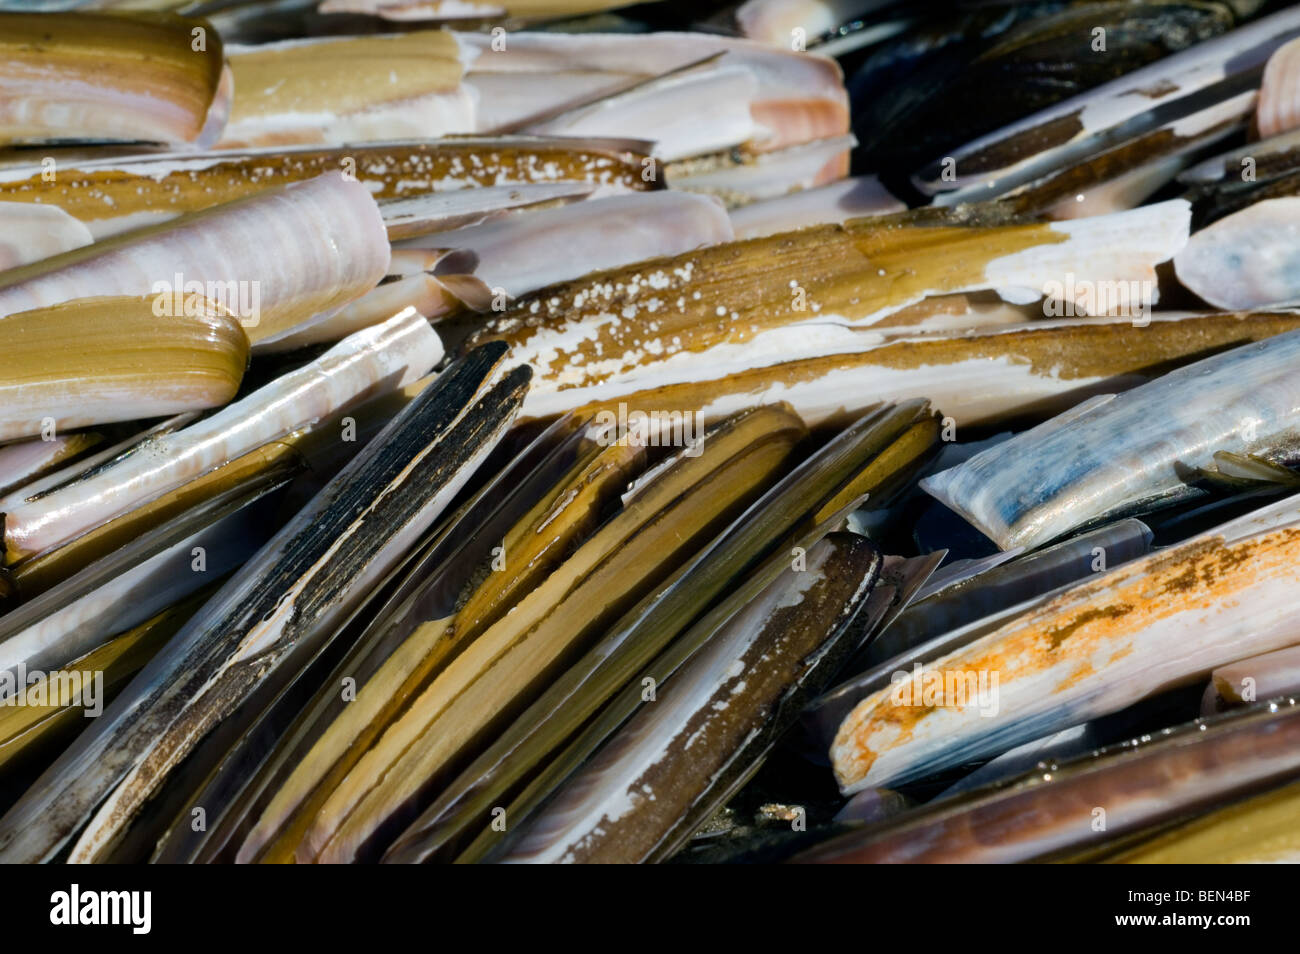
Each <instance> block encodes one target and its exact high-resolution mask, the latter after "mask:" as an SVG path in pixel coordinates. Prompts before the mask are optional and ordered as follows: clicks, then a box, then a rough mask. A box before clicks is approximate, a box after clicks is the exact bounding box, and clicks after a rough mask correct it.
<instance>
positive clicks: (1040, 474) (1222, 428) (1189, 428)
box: [921, 328, 1300, 550]
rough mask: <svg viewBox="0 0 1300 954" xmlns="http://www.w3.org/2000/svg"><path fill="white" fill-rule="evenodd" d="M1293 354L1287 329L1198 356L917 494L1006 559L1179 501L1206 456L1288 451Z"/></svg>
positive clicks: (1298, 423)
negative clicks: (1146, 507)
mask: <svg viewBox="0 0 1300 954" xmlns="http://www.w3.org/2000/svg"><path fill="white" fill-rule="evenodd" d="M1146 330H1150V328H1148V329H1146ZM1297 354H1300V332H1295V331H1291V332H1285V333H1283V334H1281V335H1278V336H1276V337H1274V338H1270V339H1268V340H1266V341H1261V342H1257V343H1254V344H1248V345H1243V346H1241V347H1239V348H1234V349H1232V350H1230V351H1226V352H1222V353H1220V354H1216V355H1214V356H1212V357H1209V358H1204V359H1202V360H1201V361H1198V362H1196V363H1194V364H1191V365H1187V366H1185V367H1183V368H1179V369H1177V370H1175V371H1171V372H1169V373H1168V374H1166V375H1164V376H1163V377H1161V378H1159V379H1157V380H1155V381H1152V382H1151V383H1149V384H1145V385H1143V386H1141V387H1139V388H1135V389H1134V390H1132V391H1127V392H1125V393H1123V394H1119V395H1116V396H1114V397H1112V398H1109V399H1103V400H1101V401H1100V402H1097V401H1093V402H1086V403H1085V404H1084V405H1080V406H1079V407H1077V408H1074V409H1072V410H1071V411H1069V412H1066V414H1064V415H1061V416H1060V417H1058V418H1054V419H1053V420H1051V421H1048V422H1047V423H1046V424H1043V425H1040V426H1039V427H1037V428H1034V429H1032V430H1029V431H1026V432H1024V433H1022V434H1018V435H1017V436H1015V437H1013V438H1012V439H1011V440H1008V441H1005V442H1004V443H1002V444H999V445H998V446H997V447H994V448H990V449H989V450H987V451H984V452H983V453H981V454H978V455H976V456H975V457H973V458H971V459H970V460H968V461H966V462H965V463H964V464H961V465H959V466H957V467H954V468H952V469H951V470H946V471H943V472H942V473H939V474H934V475H932V476H930V477H927V478H925V479H924V480H923V481H921V487H922V489H924V490H925V491H926V492H927V493H929V494H930V495H931V496H933V497H936V498H937V499H939V500H940V501H942V502H943V503H944V504H945V505H946V506H948V507H949V508H951V509H952V510H954V511H956V512H957V513H959V514H961V515H962V516H963V517H965V518H966V519H967V520H968V521H970V523H972V524H973V525H974V526H975V527H977V528H978V529H979V530H980V531H981V532H982V533H984V534H985V535H986V536H988V537H989V539H991V540H993V541H994V542H995V543H997V545H998V546H999V547H1001V548H1002V549H1004V550H1006V549H1010V548H1011V547H1017V546H1028V547H1034V546H1038V545H1040V544H1042V543H1045V542H1047V541H1050V540H1053V539H1055V538H1057V537H1059V536H1061V535H1063V534H1065V533H1068V532H1069V531H1071V530H1073V529H1074V528H1076V527H1080V526H1082V525H1084V524H1087V523H1090V522H1092V521H1095V520H1100V519H1103V518H1105V517H1107V516H1108V515H1112V514H1116V513H1118V512H1121V511H1123V510H1126V509H1130V508H1132V507H1134V506H1136V505H1141V504H1150V503H1153V502H1156V501H1161V500H1170V499H1175V498H1177V497H1179V496H1185V495H1187V494H1190V493H1191V492H1192V490H1191V488H1190V487H1189V486H1188V484H1187V483H1186V478H1187V477H1188V470H1187V469H1188V468H1193V467H1198V466H1199V467H1204V466H1208V465H1209V464H1210V463H1211V462H1212V460H1213V455H1214V453H1215V452H1216V451H1224V450H1231V451H1237V452H1240V453H1256V454H1259V453H1264V454H1265V455H1267V452H1269V451H1270V450H1272V451H1279V452H1280V451H1285V450H1288V449H1291V448H1292V447H1293V445H1294V444H1295V443H1296V440H1297V428H1298V427H1300V418H1297V417H1296V416H1295V407H1296V402H1297V401H1298V400H1300V395H1298V394H1297V393H1296V384H1295V380H1296V379H1295V375H1294V374H1293V373H1292V371H1293V363H1294V362H1295V360H1296V356H1297Z"/></svg>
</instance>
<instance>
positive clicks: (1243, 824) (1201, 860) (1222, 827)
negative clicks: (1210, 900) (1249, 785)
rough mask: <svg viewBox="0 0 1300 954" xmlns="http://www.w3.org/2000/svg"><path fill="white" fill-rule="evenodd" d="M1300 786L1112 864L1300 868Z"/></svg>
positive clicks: (1190, 826) (1173, 833)
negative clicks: (1298, 819)
mask: <svg viewBox="0 0 1300 954" xmlns="http://www.w3.org/2000/svg"><path fill="white" fill-rule="evenodd" d="M1297 812H1300V783H1297V782H1292V783H1291V784H1290V785H1287V786H1285V787H1283V788H1280V789H1278V790H1277V791H1274V792H1265V793H1264V794H1262V795H1256V796H1255V797H1254V798H1251V799H1248V800H1246V801H1244V802H1235V803H1232V804H1228V805H1225V806H1224V807H1222V808H1218V809H1216V810H1215V811H1212V812H1209V813H1208V814H1206V815H1204V816H1202V817H1200V818H1197V819H1195V820H1193V821H1189V822H1186V823H1184V824H1182V825H1179V826H1178V827H1176V828H1173V829H1171V830H1170V831H1168V832H1167V833H1165V834H1163V835H1160V836H1158V837H1156V838H1153V839H1151V840H1150V841H1147V842H1144V843H1143V844H1141V845H1139V846H1137V847H1136V848H1132V849H1130V850H1128V851H1124V852H1121V853H1120V854H1118V855H1116V856H1114V857H1110V858H1107V859H1106V862H1107V863H1108V864H1125V865H1169V864H1183V865H1185V864H1216V865H1230V864H1292V865H1294V864H1300V832H1297V831H1296V825H1295V819H1296V814H1297Z"/></svg>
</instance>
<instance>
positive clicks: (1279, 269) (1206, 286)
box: [1174, 197, 1300, 309]
mask: <svg viewBox="0 0 1300 954" xmlns="http://www.w3.org/2000/svg"><path fill="white" fill-rule="evenodd" d="M1298 228H1300V197H1282V198H1275V199H1265V200H1264V201H1262V202H1256V203H1255V204H1254V205H1250V206H1247V207H1246V208H1244V209H1242V210H1241V211H1239V212H1234V213H1232V214H1231V215H1228V216H1226V217H1224V218H1221V219H1219V220H1218V221H1217V222H1214V223H1213V224H1212V225H1209V226H1207V227H1206V228H1203V229H1201V230H1200V231H1199V232H1197V233H1196V234H1194V235H1193V236H1192V237H1191V239H1190V240H1189V241H1188V243H1187V247H1186V248H1184V249H1183V250H1182V251H1180V252H1179V253H1178V254H1177V255H1175V256H1174V270H1175V271H1176V272H1177V273H1178V280H1179V281H1181V282H1182V283H1183V284H1184V285H1186V286H1187V287H1188V288H1189V289H1190V290H1191V291H1193V292H1195V293H1196V294H1197V295H1199V296H1200V297H1202V298H1204V299H1205V300H1206V301H1207V302H1209V303H1210V304H1212V305H1214V306H1215V307H1217V308H1225V309H1244V308H1257V307H1264V306H1269V305H1288V304H1294V303H1296V302H1300V268H1297V267H1296V266H1295V263H1294V262H1293V261H1292V260H1291V256H1290V246H1291V243H1292V242H1293V241H1294V240H1295V235H1296V233H1297V229H1298Z"/></svg>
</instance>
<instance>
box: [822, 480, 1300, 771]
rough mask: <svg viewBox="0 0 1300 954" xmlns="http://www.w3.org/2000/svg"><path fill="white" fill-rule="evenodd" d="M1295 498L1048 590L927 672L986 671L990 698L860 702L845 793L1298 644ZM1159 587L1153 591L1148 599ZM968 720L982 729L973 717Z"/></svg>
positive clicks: (999, 746)
mask: <svg viewBox="0 0 1300 954" xmlns="http://www.w3.org/2000/svg"><path fill="white" fill-rule="evenodd" d="M1298 506H1300V498H1296V497H1292V498H1288V499H1286V500H1283V501H1280V502H1279V503H1277V504H1274V505H1272V506H1270V507H1267V508H1264V509H1263V510H1260V511H1257V512H1256V513H1253V514H1250V515H1249V516H1248V517H1247V518H1243V519H1241V520H1238V521H1234V522H1232V523H1230V524H1227V525H1225V526H1223V527H1220V528H1218V529H1217V530H1214V531H1211V532H1209V533H1207V534H1204V535H1202V536H1200V537H1196V538H1193V539H1192V540H1189V541H1187V542H1185V543H1183V544H1180V545H1178V546H1174V547H1169V548H1167V549H1165V550H1162V551H1159V552H1157V553H1154V554H1151V555H1149V556H1147V557H1144V558H1142V559H1139V560H1136V561H1134V562H1131V563H1129V564H1126V565H1125V566H1123V567H1120V568H1118V569H1115V570H1111V571H1109V572H1108V573H1105V574H1101V575H1099V576H1097V577H1096V578H1095V579H1093V580H1089V581H1086V582H1083V583H1080V584H1076V585H1075V586H1073V587H1071V588H1069V589H1068V590H1066V591H1065V592H1063V593H1060V594H1057V595H1056V596H1055V597H1054V598H1053V599H1051V600H1048V601H1046V602H1044V603H1042V604H1041V605H1039V606H1037V607H1034V608H1032V609H1029V610H1027V611H1026V612H1024V613H1022V614H1020V615H1019V616H1017V617H1015V618H1012V619H1010V620H1008V621H1007V622H1005V623H1004V624H1003V625H1002V626H1001V627H1000V628H997V629H995V630H994V631H992V632H989V633H988V634H987V635H984V636H981V637H980V638H978V639H977V640H975V641H974V642H970V643H968V644H967V645H965V646H964V647H962V648H960V649H958V650H956V651H954V652H951V653H949V654H948V655H945V656H943V657H941V658H939V659H937V660H935V661H934V662H933V664H932V665H930V666H927V667H925V668H926V669H927V670H929V671H932V672H935V673H945V672H959V673H971V674H986V678H987V680H988V681H989V682H990V684H991V680H992V678H993V674H996V675H997V679H998V682H997V685H996V688H995V689H994V690H993V694H994V695H993V698H992V700H991V704H992V706H993V708H994V711H993V712H992V713H986V712H984V711H983V709H984V708H985V707H986V701H985V700H984V699H981V700H980V701H979V702H978V703H975V704H967V705H961V704H958V703H956V702H954V704H952V705H946V704H945V705H940V706H938V707H932V708H924V707H917V706H911V705H905V704H903V703H904V702H905V701H906V700H899V699H898V698H896V697H895V693H896V692H897V691H898V690H897V686H894V687H887V688H884V689H882V690H881V691H879V692H877V693H875V694H874V695H872V696H869V697H867V698H865V699H863V700H862V701H861V702H859V703H858V704H857V706H856V707H855V708H854V710H853V711H852V712H851V713H849V715H848V716H847V717H846V718H845V720H844V722H843V723H842V724H841V726H840V728H839V731H838V733H837V735H836V739H835V743H834V744H833V746H832V748H831V755H832V762H833V764H834V767H835V772H836V776H837V778H838V780H839V782H840V785H841V788H842V790H844V791H846V792H851V791H856V790H857V789H858V788H864V787H871V786H878V785H881V784H889V783H898V782H901V781H906V780H911V779H916V778H921V777H924V776H927V775H931V774H933V773H935V772H937V771H940V770H942V769H945V768H948V767H952V766H955V765H959V764H962V763H965V762H969V761H972V760H975V759H979V758H984V757H988V756H991V755H997V754H999V753H1001V752H1005V751H1007V750H1008V749H1010V748H1013V747H1015V746H1016V745H1019V744H1021V743H1022V742H1025V741H1028V740H1030V739H1033V738H1035V737H1037V736H1042V735H1046V734H1048V733H1050V732H1053V731H1055V730H1057V729H1062V728H1066V727H1067V726H1070V725H1075V724H1078V723H1080V722H1085V721H1088V720H1089V719H1092V718H1095V717H1096V716H1099V715H1103V714H1106V713H1110V712H1115V711H1118V710H1119V709H1121V708H1123V707H1125V706H1127V705H1129V704H1130V703H1132V702H1135V701H1137V700H1139V699H1143V698H1146V697H1148V696H1151V695H1154V694H1155V693H1157V692H1159V691H1161V690H1162V689H1165V688H1170V687H1173V686H1177V685H1181V684H1184V683H1187V682H1193V681H1195V680H1196V679H1197V678H1199V677H1201V676H1203V675H1207V674H1208V673H1209V672H1210V671H1212V670H1213V669H1214V668H1215V667H1217V666H1220V665H1222V664H1224V663H1226V662H1230V661H1231V660H1233V659H1240V658H1242V657H1244V656H1249V655H1254V654H1256V653H1265V652H1269V651H1271V650H1274V649H1278V648H1281V647H1284V646H1289V645H1293V644H1294V643H1296V642H1297V641H1300V630H1298V629H1297V626H1296V624H1295V622H1294V621H1293V619H1291V615H1292V614H1290V613H1289V611H1288V610H1287V605H1288V603H1289V598H1288V597H1287V596H1286V594H1287V593H1288V592H1292V591H1293V590H1294V586H1295V582H1296V571H1295V566H1296V565H1297V564H1296V557H1295V553H1294V551H1295V550H1296V549H1297V548H1300V528H1297V527H1296V523H1297V521H1298V520H1300V511H1298ZM1153 593H1154V594H1156V595H1155V596H1152V594H1153ZM976 723H978V724H976Z"/></svg>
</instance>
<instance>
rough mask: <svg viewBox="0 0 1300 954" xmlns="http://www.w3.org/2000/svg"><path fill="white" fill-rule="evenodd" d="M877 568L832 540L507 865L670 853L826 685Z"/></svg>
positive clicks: (603, 758) (631, 725) (762, 598)
mask: <svg viewBox="0 0 1300 954" xmlns="http://www.w3.org/2000/svg"><path fill="white" fill-rule="evenodd" d="M879 569H880V554H879V552H878V551H877V550H876V549H875V548H874V547H873V546H872V545H871V544H870V543H869V542H868V541H867V540H866V539H865V538H862V537H855V536H852V535H847V534H846V535H838V536H837V535H832V536H829V537H827V538H825V539H823V540H821V541H820V542H819V543H817V544H815V545H814V546H813V547H812V548H811V549H809V550H808V554H807V563H806V566H805V567H804V568H803V569H800V570H795V569H793V568H787V569H786V571H785V573H784V574H783V575H782V576H781V577H780V578H779V579H778V580H777V581H776V582H775V583H774V584H772V585H771V586H769V587H768V588H767V589H766V590H764V591H763V593H762V594H760V595H759V597H758V598H757V599H755V600H754V601H753V602H751V603H750V604H749V605H748V606H746V607H745V608H744V609H742V610H741V611H740V612H739V613H738V614H737V615H736V616H734V617H733V618H732V619H731V620H730V621H729V622H728V623H727V624H726V625H725V626H723V627H722V628H721V629H720V630H719V631H718V632H717V633H716V634H715V635H714V636H713V637H712V638H711V639H710V640H709V641H708V643H707V644H706V645H705V646H703V647H701V648H700V650H699V651H698V652H697V653H696V654H695V655H694V656H693V657H692V658H691V659H690V661H689V662H688V663H686V665H684V666H683V667H681V668H680V669H679V670H678V671H677V672H676V673H674V675H673V676H672V678H671V679H669V680H668V682H667V683H666V684H665V685H664V686H663V687H662V689H661V690H659V691H658V692H657V693H656V698H655V701H654V702H653V703H652V704H649V705H643V706H642V707H641V709H640V711H639V712H638V713H637V714H636V715H635V716H634V717H633V718H632V719H631V721H630V722H628V724H627V725H625V726H624V727H623V728H622V729H621V730H620V731H619V733H618V734H617V735H615V736H614V738H613V739H611V740H610V741H609V743H607V744H606V745H605V746H604V747H603V748H602V749H601V750H600V751H599V752H598V753H597V754H596V755H595V756H594V757H593V759H592V760H591V761H590V762H589V763H588V764H587V766H586V767H584V768H583V769H582V770H581V771H580V772H579V773H577V774H576V775H575V776H574V777H572V778H570V779H569V780H568V781H567V782H566V783H565V785H564V787H563V788H562V789H561V790H560V791H559V793H558V794H557V795H556V797H555V798H554V799H553V800H552V801H551V802H550V803H549V804H548V805H547V807H546V808H545V810H544V811H542V812H541V813H540V814H539V815H538V816H537V817H536V818H534V819H533V820H532V822H531V823H530V824H529V826H528V830H527V831H526V832H525V833H524V835H523V836H522V837H521V838H520V839H519V841H518V842H517V843H516V844H515V846H514V848H513V849H512V850H511V852H510V853H509V854H508V855H507V856H506V857H505V858H504V859H502V860H503V861H505V862H523V861H527V862H530V863H545V862H556V861H566V862H600V861H604V862H636V861H644V860H647V859H650V858H655V857H664V856H665V855H668V854H671V852H672V850H673V848H674V847H676V845H677V844H679V843H680V842H681V841H682V840H684V839H685V838H686V837H687V836H688V835H689V834H690V832H691V831H692V830H694V829H695V828H696V827H698V825H699V824H700V823H701V822H702V821H703V820H704V819H705V818H706V817H707V816H708V815H709V814H710V813H711V812H712V811H714V810H715V809H716V808H717V807H718V806H719V805H720V804H721V803H722V802H723V801H725V799H726V796H727V795H728V794H729V793H730V792H731V791H734V790H735V788H737V787H738V786H737V782H738V781H741V780H743V779H745V778H747V777H748V776H749V775H750V774H752V772H753V770H754V768H755V767H756V764H757V763H758V762H759V761H761V759H762V757H763V754H764V753H765V751H766V750H767V749H768V748H769V747H770V746H771V745H772V744H773V742H774V740H775V739H776V738H778V737H779V736H780V734H781V732H782V731H783V730H784V729H785V728H786V727H787V726H788V725H789V723H790V721H791V720H792V718H793V717H794V715H795V714H796V713H797V711H798V710H797V707H796V706H795V705H794V701H795V699H797V697H798V696H799V695H800V693H802V692H804V691H806V690H807V689H808V688H809V684H810V683H812V682H815V681H816V675H815V674H820V675H821V676H822V677H823V678H825V670H826V669H832V668H834V661H836V657H837V656H838V655H839V654H840V653H842V652H843V651H844V649H845V648H846V647H845V646H844V645H843V643H844V636H845V633H846V630H847V628H848V626H849V624H850V623H851V622H852V620H853V617H854V615H855V614H856V613H857V611H858V610H859V609H860V608H861V607H862V605H863V602H864V600H865V598H866V595H867V593H868V592H869V591H870V589H871V586H872V585H873V584H874V582H875V579H876V574H877V573H878V572H879Z"/></svg>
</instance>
